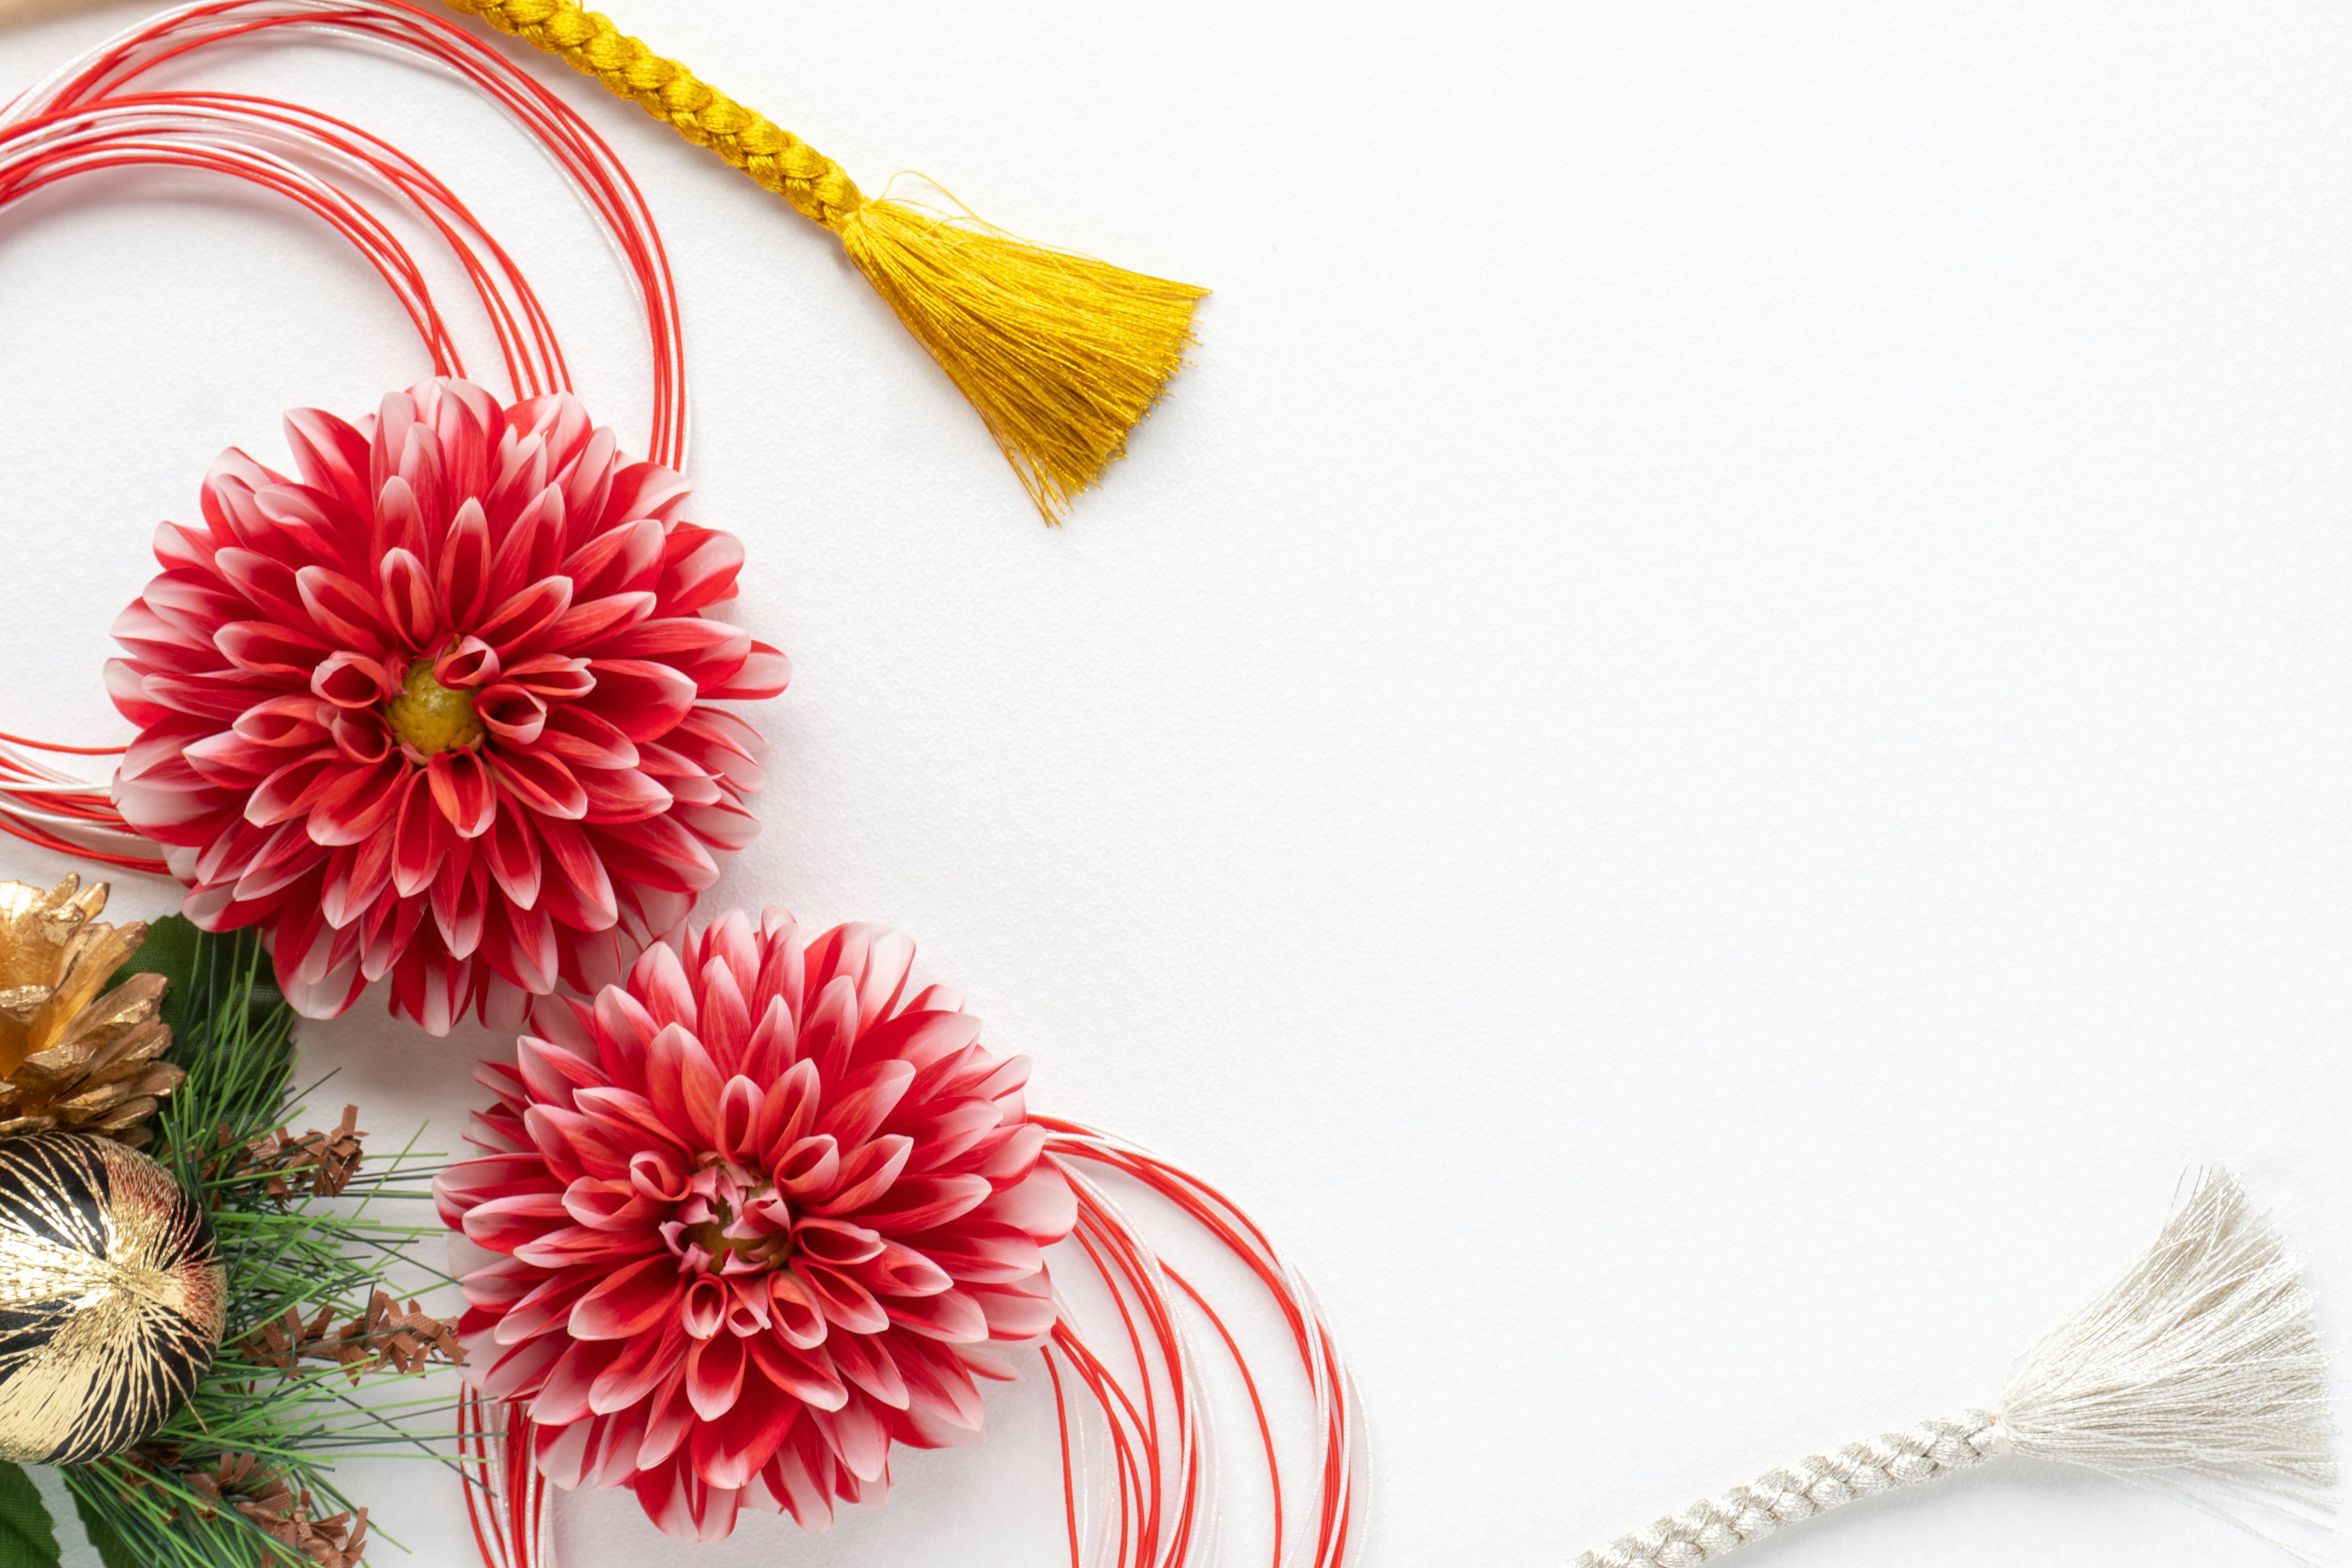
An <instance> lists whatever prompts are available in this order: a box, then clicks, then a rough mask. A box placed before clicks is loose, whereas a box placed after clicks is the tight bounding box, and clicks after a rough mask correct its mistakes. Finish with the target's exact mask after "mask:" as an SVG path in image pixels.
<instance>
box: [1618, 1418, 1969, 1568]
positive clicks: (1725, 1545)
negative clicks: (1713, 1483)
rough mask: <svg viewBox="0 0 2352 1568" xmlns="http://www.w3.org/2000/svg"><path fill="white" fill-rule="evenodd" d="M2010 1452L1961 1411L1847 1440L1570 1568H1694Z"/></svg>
mask: <svg viewBox="0 0 2352 1568" xmlns="http://www.w3.org/2000/svg"><path fill="white" fill-rule="evenodd" d="M2007 1447H2008V1443H2007V1439H2006V1438H2005V1436H2003V1434H2002V1433H2001V1430H2000V1422H1999V1421H1998V1420H1997V1419H1995V1417H1994V1416H1993V1415H1992V1413H1991V1412H1990V1411H1985V1410H1964V1411H1962V1412H1960V1414H1959V1415H1954V1416H1948V1417H1945V1418H1944V1419H1941V1420H1937V1421H1922V1422H1921V1423H1919V1425H1917V1426H1912V1427H1908V1428H1906V1429H1905V1430H1903V1431H1901V1432H1889V1433H1887V1434H1885V1436H1879V1437H1873V1438H1871V1439H1870V1440H1869V1441H1868V1442H1866V1443H1849V1444H1847V1445H1846V1446H1845V1447H1843V1449H1840V1450H1839V1451H1838V1452H1837V1453H1835V1454H1831V1455H1827V1456H1823V1455H1821V1454H1813V1455H1809V1456H1808V1457H1807V1458H1804V1459H1803V1460H1801V1461H1800V1462H1799V1463H1798V1464H1796V1465H1794V1466H1791V1467H1790V1468H1787V1469H1779V1470H1769V1471H1767V1472H1766V1473H1765V1474H1763V1475H1762V1476H1759V1477H1758V1478H1757V1479H1755V1480H1754V1481H1752V1482H1750V1483H1749V1484H1748V1485H1747V1486H1744V1487H1734V1488H1732V1489H1730V1490H1729V1491H1727V1492H1723V1493H1720V1494H1718V1495H1717V1496H1715V1497H1711V1498H1701V1499H1700V1500H1698V1501H1696V1502H1695V1503H1693V1504H1691V1505H1690V1507H1688V1508H1686V1509H1685V1510H1682V1512H1680V1513H1678V1514H1675V1515H1673V1516H1672V1517H1670V1518H1667V1519H1662V1520H1660V1521H1657V1523H1655V1524H1654V1525H1652V1526H1650V1528H1649V1529H1647V1530H1637V1531H1634V1532H1633V1534H1631V1535H1628V1536H1624V1537H1622V1538H1621V1539H1619V1540H1617V1541H1614V1542H1611V1543H1610V1544H1609V1545H1607V1546H1604V1547H1601V1549H1600V1550H1599V1551H1597V1552H1586V1553H1584V1555H1582V1556H1581V1557H1579V1558H1578V1559H1577V1560H1576V1562H1575V1563H1574V1564H1573V1565H1572V1568H1691V1565H1692V1564H1694V1563H1710V1562H1713V1561H1714V1560H1715V1559H1716V1558H1717V1557H1720V1556H1722V1555H1723V1554H1724V1553H1725V1552H1731V1551H1734V1550H1736V1549H1738V1548H1739V1547H1742V1546H1746V1545H1747V1544H1748V1543H1749V1542H1755V1541H1760V1540H1762V1539H1763V1538H1764V1537H1766V1536H1768V1535H1769V1534H1771V1533H1772V1532H1773V1531H1776V1530H1778V1529H1780V1527H1781V1526H1782V1525H1784V1524H1793V1523H1795V1522H1796V1521H1798V1520H1801V1519H1811V1518H1812V1517H1813V1515H1815V1514H1817V1513H1822V1512H1825V1511H1826V1510H1830V1509H1833V1508H1835V1507H1837V1505H1838V1504H1840V1503H1842V1502H1851V1501H1853V1500H1854V1499H1855V1498H1859V1497H1870V1496H1872V1495H1874V1494H1875V1493H1878V1492H1884V1491H1892V1490H1894V1489H1895V1488H1896V1487H1909V1486H1916V1485H1918V1484H1919V1483H1920V1482H1922V1481H1932V1480H1934V1479H1937V1477H1939V1476H1948V1475H1951V1474H1952V1473H1953V1472H1955V1471H1958V1470H1965V1469H1972V1468H1975V1467H1976V1466H1978V1465H1981V1464H1983V1463H1984V1462H1985V1461H1986V1460H1987V1459H1989V1458H1992V1457H1993V1456H1994V1455H1996V1454H1999V1453H2002V1452H2005V1451H2006V1450H2007Z"/></svg>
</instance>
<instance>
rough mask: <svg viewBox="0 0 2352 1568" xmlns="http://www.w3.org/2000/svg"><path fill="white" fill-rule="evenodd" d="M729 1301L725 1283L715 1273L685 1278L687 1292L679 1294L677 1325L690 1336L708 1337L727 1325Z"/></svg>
mask: <svg viewBox="0 0 2352 1568" xmlns="http://www.w3.org/2000/svg"><path fill="white" fill-rule="evenodd" d="M729 1304H730V1299H729V1295H728V1290H727V1287H726V1286H724V1285H721V1284H720V1283H719V1278H718V1276H717V1275H714V1274H698V1275H696V1276H695V1277H694V1278H693V1279H689V1280H688V1281H687V1286H686V1293H685V1294H684V1295H682V1296H680V1297H679V1298H678V1303H677V1324H678V1327H680V1328H682V1329H684V1330H685V1331H687V1333H688V1335H689V1336H691V1337H692V1338H695V1339H698V1340H707V1339H709V1338H711V1337H712V1336H713V1335H715V1334H717V1333H718V1332H719V1330H720V1329H723V1328H725V1327H726V1326H727V1309H728V1306H729ZM730 1337H732V1336H730Z"/></svg>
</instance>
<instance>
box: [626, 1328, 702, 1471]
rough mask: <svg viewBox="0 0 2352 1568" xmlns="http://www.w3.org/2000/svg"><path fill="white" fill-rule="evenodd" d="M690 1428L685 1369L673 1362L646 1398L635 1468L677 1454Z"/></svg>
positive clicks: (650, 1464)
mask: <svg viewBox="0 0 2352 1568" xmlns="http://www.w3.org/2000/svg"><path fill="white" fill-rule="evenodd" d="M681 1337H683V1335H682V1331H681ZM693 1426H694V1407H693V1406H692V1405H688V1403H687V1402H686V1369H685V1367H683V1366H681V1365H680V1364H678V1363H677V1361H675V1360H673V1361H671V1362H670V1363H669V1364H668V1366H667V1370H666V1371H665V1372H664V1373H663V1374H662V1378H661V1381H660V1382H659V1383H658V1384H656V1385H655V1388H654V1392H653V1393H652V1394H649V1395H647V1396H646V1435H645V1438H644V1440H643V1441H642V1443H641V1444H640V1445H639V1447H638V1448H637V1464H638V1466H639V1468H645V1469H651V1468H653V1467H654V1466H656V1465H658V1464H660V1463H661V1462H662V1461H663V1460H665V1459H667V1458H669V1457H670V1456H671V1455H672V1454H675V1453H677V1450H678V1449H679V1448H680V1447H684V1446H685V1443H686V1439H687V1435H688V1433H689V1432H690V1431H691V1430H692V1429H693Z"/></svg>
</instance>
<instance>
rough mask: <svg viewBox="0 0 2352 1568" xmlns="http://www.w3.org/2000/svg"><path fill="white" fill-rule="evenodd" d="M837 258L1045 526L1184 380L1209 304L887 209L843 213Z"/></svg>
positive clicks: (923, 215) (918, 213) (936, 219)
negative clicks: (864, 286)
mask: <svg viewBox="0 0 2352 1568" xmlns="http://www.w3.org/2000/svg"><path fill="white" fill-rule="evenodd" d="M841 244H842V247H843V248H844V249H845V250H846V251H848V253H849V258H850V260H852V261H853V262H855V263H856V265H857V269H858V270H859V271H860V272H863V273H864V274H866V280H867V281H868V282H870V283H872V284H873V285H874V288H875V291H876V292H877V293H878V294H880V295H881V296H882V298H883V299H884V300H887V301H889V305H890V309H891V310H893V311H895V312H896V313H897V315H898V320H899V321H902V322H904V323H906V327H907V330H908V331H910V332H912V333H914V334H915V338H916V340H917V341H918V342H920V343H921V344H922V345H923V346H924V347H925V348H927V349H929V350H930V351H931V357H932V358H934V359H936V360H938V361H939V362H940V367H941V368H942V369H944V370H945V371H946V372H947V373H948V375H949V377H950V379H952V380H953V381H954V382H955V384H956V385H957V386H959V387H961V389H962V390H963V395H965V396H966V397H968V398H970V399H971V405H972V406H973V407H974V408H977V409H978V410H980V416H981V418H982V419H983V420H985V421H986V422H987V425H988V430H989V434H990V435H992V436H994V437H996V444H997V446H999V447H1003V451H1004V456H1005V458H1006V460H1007V461H1009V462H1010V463H1011V464H1012V465H1013V472H1014V473H1016V474H1019V475H1020V476H1021V482H1022V484H1023V485H1024V486H1025V487H1027V489H1028V491H1029V497H1030V499H1031V500H1034V501H1035V502H1036V503H1037V510H1039V511H1040V512H1041V513H1043V514H1044V515H1045V521H1048V522H1053V521H1058V520H1059V518H1060V516H1061V514H1062V513H1063V512H1065V511H1066V510H1068V508H1069V505H1070V503H1071V502H1072V501H1073V500H1076V499H1077V494H1078V492H1079V491H1080V490H1082V489H1086V488H1087V486H1088V485H1091V484H1093V483H1094V482H1095V480H1096V479H1098V478H1100V477H1101V474H1102V471H1103V469H1104V468H1106V467H1107V466H1108V464H1109V463H1110V462H1111V460H1112V459H1113V458H1118V457H1121V456H1123V455H1124V454H1125V453H1126V451H1127V433H1128V432H1129V430H1131V429H1133V428H1134V427H1135V423H1136V421H1137V420H1139V419H1141V418H1142V417H1143V416H1144V415H1146V414H1147V413H1149V412H1150V409H1151V405H1152V404H1153V403H1155V402H1157V401H1158V400H1159V397H1160V392H1161V391H1162V390H1163V389H1164V388H1165V387H1166V386H1167V384H1168V378H1169V377H1170V376H1172V375H1174V374H1176V373H1177V371H1179V370H1180V369H1181V368H1182V367H1183V363H1184V361H1183V350H1184V343H1185V340H1186V338H1187V337H1188V336H1190V334H1191V331H1192V307H1193V305H1194V304H1195V303H1196V302H1197V301H1198V300H1200V298H1201V296H1202V294H1203V293H1205V292H1206V291H1207V290H1205V289H1196V288H1194V287H1192V285H1191V284H1189V283H1171V282H1169V281H1168V280H1167V279H1161V278H1146V277H1144V276H1142V275H1141V274H1139V273H1135V272H1129V271H1125V270H1123V269H1121V268H1117V267H1113V266H1110V265H1109V264H1108V263H1107V262H1101V261H1097V260H1095V259H1093V258H1091V257H1085V256H1073V255H1071V254H1069V253H1068V252H1066V251H1060V250H1048V249H1046V248H1045V247H1043V246H1037V245H1032V244H1030V243H1029V242H1028V241H1027V240H1025V239H1016V238H1015V237H1013V236H1012V235H1009V234H1005V233H1003V231H1002V230H999V229H995V228H992V227H990V226H987V225H984V224H980V223H975V222H973V221H971V219H968V218H955V217H950V216H947V215H945V214H940V213H933V212H926V211H925V210H923V209H922V208H920V207H916V206H910V205H906V204H904V203H900V202H894V201H890V200H888V199H887V198H884V199H879V200H876V201H869V202H867V203H866V204H865V205H862V206H860V207H858V208H857V209H856V211H855V212H853V213H851V214H850V215H849V217H848V219H847V221H846V222H845V223H844V224H843V225H842V227H841Z"/></svg>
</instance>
